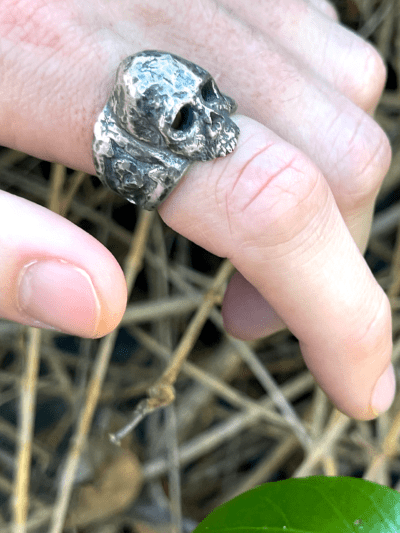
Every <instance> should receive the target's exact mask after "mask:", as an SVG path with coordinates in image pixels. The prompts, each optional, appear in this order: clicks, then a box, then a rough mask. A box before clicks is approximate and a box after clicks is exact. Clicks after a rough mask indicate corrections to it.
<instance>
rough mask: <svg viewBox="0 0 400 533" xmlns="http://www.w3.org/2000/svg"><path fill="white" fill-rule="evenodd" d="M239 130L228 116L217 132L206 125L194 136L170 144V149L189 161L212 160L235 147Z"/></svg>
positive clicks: (226, 153) (224, 154)
mask: <svg viewBox="0 0 400 533" xmlns="http://www.w3.org/2000/svg"><path fill="white" fill-rule="evenodd" d="M239 132H240V130H239V128H238V126H237V125H236V124H235V123H234V122H233V121H232V120H230V119H229V118H226V119H225V122H224V125H223V127H222V128H219V131H218V133H217V134H216V133H215V131H214V132H211V131H210V129H209V128H205V127H204V128H202V129H201V131H197V133H196V134H195V135H194V137H193V138H191V139H186V140H185V141H184V142H181V143H177V144H170V145H169V149H170V150H171V151H172V152H173V153H175V154H177V155H180V156H182V157H185V158H186V159H188V160H189V161H211V160H212V159H216V158H217V157H224V156H226V155H228V154H229V153H230V152H232V151H233V150H234V149H235V147H236V145H237V142H238V137H239Z"/></svg>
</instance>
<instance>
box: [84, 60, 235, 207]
mask: <svg viewBox="0 0 400 533" xmlns="http://www.w3.org/2000/svg"><path fill="white" fill-rule="evenodd" d="M236 108H237V106H236V103H235V101H234V100H233V99H232V98H230V97H229V96H226V95H224V94H222V93H221V92H220V91H219V89H218V87H217V85H216V83H215V81H214V79H213V78H212V77H211V75H210V74H209V73H208V72H207V71H206V70H204V69H203V68H201V67H199V66H198V65H195V64H194V63H191V62H190V61H187V60H186V59H182V58H181V57H178V56H176V55H173V54H170V53H167V52H159V51H153V50H146V51H143V52H139V53H138V54H135V55H132V56H129V57H127V58H126V59H124V60H123V61H122V63H121V64H120V65H119V68H118V71H117V75H116V80H115V84H114V88H113V91H112V94H111V96H110V98H109V100H108V102H107V104H106V106H105V107H104V109H103V111H102V112H101V113H100V115H99V117H98V119H97V121H96V124H95V127H94V139H93V159H94V164H95V168H96V172H97V175H98V177H99V178H100V180H101V181H102V182H103V183H104V184H105V185H107V186H108V187H110V188H111V189H112V190H113V191H115V192H116V193H118V194H120V195H121V196H123V197H124V198H126V199H127V200H128V201H130V202H132V203H134V204H137V205H139V206H141V207H143V208H144V209H148V210H152V209H155V208H156V207H157V206H158V205H160V203H161V202H162V201H163V200H164V199H165V198H166V197H167V195H168V194H169V193H170V192H171V191H172V190H173V188H174V187H175V186H176V184H177V183H178V182H179V180H180V179H181V178H182V176H183V175H184V173H185V172H186V170H187V169H188V167H189V165H190V164H191V163H192V162H194V161H209V160H212V159H215V158H217V157H222V156H225V155H227V154H228V153H230V152H232V151H233V150H234V149H235V147H236V145H237V142H238V137H239V128H238V126H237V125H236V124H235V122H233V121H232V120H231V119H230V115H231V114H233V113H234V112H235V111H236Z"/></svg>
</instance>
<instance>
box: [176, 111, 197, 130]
mask: <svg viewBox="0 0 400 533" xmlns="http://www.w3.org/2000/svg"><path fill="white" fill-rule="evenodd" d="M193 120H194V113H193V109H192V108H191V107H190V106H189V105H184V106H183V107H182V108H181V109H180V110H179V111H178V113H177V115H176V117H175V118H174V121H173V123H172V128H173V129H174V130H179V131H184V130H188V129H189V128H190V127H191V126H192V124H193Z"/></svg>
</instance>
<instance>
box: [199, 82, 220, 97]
mask: <svg viewBox="0 0 400 533" xmlns="http://www.w3.org/2000/svg"><path fill="white" fill-rule="evenodd" d="M201 96H202V97H203V100H204V101H205V102H210V101H211V100H215V99H216V98H218V94H217V92H216V90H215V87H214V82H213V80H208V81H206V83H205V84H204V85H203V87H202V88H201Z"/></svg>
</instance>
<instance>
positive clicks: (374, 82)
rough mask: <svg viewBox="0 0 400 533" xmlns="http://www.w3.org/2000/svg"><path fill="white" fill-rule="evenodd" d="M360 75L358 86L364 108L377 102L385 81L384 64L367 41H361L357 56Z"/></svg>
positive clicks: (371, 106) (370, 106)
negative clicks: (358, 55) (358, 56)
mask: <svg viewBox="0 0 400 533" xmlns="http://www.w3.org/2000/svg"><path fill="white" fill-rule="evenodd" d="M359 61H360V64H361V66H362V68H361V73H362V74H361V77H360V80H359V83H358V88H359V90H360V94H361V97H362V101H363V105H364V107H365V109H368V108H373V107H375V105H376V104H377V102H378V100H379V98H380V96H381V94H382V91H383V89H384V86H385V82H386V75H387V72H386V66H385V63H384V61H383V59H382V57H381V56H380V54H379V52H378V51H377V50H376V49H375V48H374V47H373V46H372V45H371V44H369V43H368V42H366V41H363V42H362V46H361V51H360V58H359Z"/></svg>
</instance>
